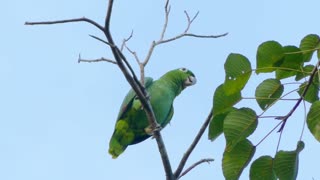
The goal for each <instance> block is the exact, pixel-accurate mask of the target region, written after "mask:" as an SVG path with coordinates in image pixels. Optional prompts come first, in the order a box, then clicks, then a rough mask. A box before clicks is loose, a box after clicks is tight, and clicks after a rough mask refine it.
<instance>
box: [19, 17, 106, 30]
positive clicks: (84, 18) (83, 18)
mask: <svg viewBox="0 0 320 180" xmlns="http://www.w3.org/2000/svg"><path fill="white" fill-rule="evenodd" d="M70 22H87V23H90V24H92V25H94V26H95V27H97V28H98V29H100V30H101V31H102V32H104V28H103V27H102V26H101V25H100V24H98V23H97V22H95V21H93V20H91V19H88V18H86V17H82V18H75V19H66V20H58V21H40V22H25V23H24V24H25V25H50V24H61V23H70Z"/></svg>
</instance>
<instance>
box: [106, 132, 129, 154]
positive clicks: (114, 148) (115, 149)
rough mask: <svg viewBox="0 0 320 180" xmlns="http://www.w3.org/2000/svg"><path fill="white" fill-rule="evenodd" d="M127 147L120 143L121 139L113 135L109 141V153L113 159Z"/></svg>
mask: <svg viewBox="0 0 320 180" xmlns="http://www.w3.org/2000/svg"><path fill="white" fill-rule="evenodd" d="M126 148H127V146H124V145H122V144H120V143H119V141H118V140H117V139H116V138H115V137H113V136H112V138H111V140H110V143H109V154H110V155H111V156H112V158H113V159H116V158H117V157H118V156H119V155H120V154H121V153H123V151H124V150H125V149H126Z"/></svg>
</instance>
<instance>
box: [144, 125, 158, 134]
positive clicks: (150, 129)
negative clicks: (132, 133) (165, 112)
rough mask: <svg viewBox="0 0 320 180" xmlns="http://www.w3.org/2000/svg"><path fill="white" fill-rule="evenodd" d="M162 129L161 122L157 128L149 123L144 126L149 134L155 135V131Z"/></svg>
mask: <svg viewBox="0 0 320 180" xmlns="http://www.w3.org/2000/svg"><path fill="white" fill-rule="evenodd" d="M161 129H162V127H161V126H160V125H159V124H157V126H156V127H155V128H153V127H152V126H151V125H149V126H148V127H146V128H144V131H145V132H146V133H147V134H148V135H150V136H153V134H154V132H155V131H160V130H161Z"/></svg>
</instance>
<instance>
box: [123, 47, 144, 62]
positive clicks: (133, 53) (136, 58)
mask: <svg viewBox="0 0 320 180" xmlns="http://www.w3.org/2000/svg"><path fill="white" fill-rule="evenodd" d="M124 47H126V49H127V50H128V51H129V52H130V53H131V54H132V55H133V57H134V59H135V60H136V61H137V63H138V64H140V60H139V57H138V55H137V52H135V51H133V50H131V49H130V48H129V47H128V46H127V44H126V43H124Z"/></svg>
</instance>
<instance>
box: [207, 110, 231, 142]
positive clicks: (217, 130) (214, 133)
mask: <svg viewBox="0 0 320 180" xmlns="http://www.w3.org/2000/svg"><path fill="white" fill-rule="evenodd" d="M234 110H236V108H229V110H228V111H226V112H224V113H222V114H217V115H215V116H212V119H211V122H210V125H209V132H208V136H209V139H210V140H211V141H214V140H215V139H216V138H217V137H218V136H220V135H221V134H222V132H223V121H224V119H225V118H226V116H227V115H228V114H229V112H230V111H234Z"/></svg>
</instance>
